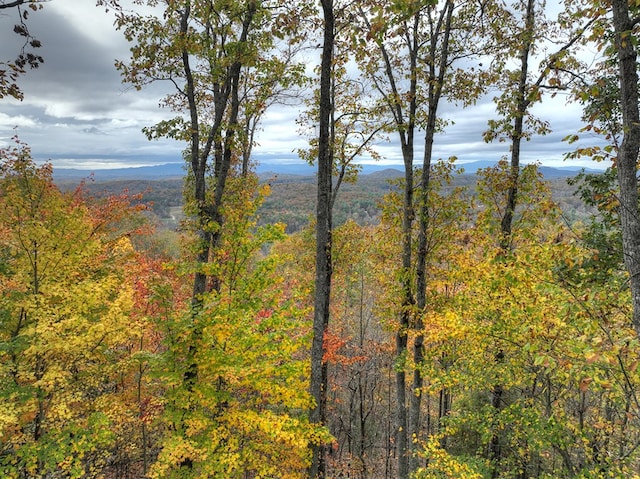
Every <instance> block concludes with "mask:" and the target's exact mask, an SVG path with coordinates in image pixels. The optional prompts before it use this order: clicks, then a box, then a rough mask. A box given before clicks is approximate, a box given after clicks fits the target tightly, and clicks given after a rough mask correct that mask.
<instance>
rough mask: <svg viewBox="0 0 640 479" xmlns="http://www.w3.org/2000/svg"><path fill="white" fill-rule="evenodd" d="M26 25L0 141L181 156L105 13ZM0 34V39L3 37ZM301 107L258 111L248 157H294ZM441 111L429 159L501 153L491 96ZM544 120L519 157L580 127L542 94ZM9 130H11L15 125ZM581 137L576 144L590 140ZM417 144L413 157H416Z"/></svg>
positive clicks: (125, 156)
mask: <svg viewBox="0 0 640 479" xmlns="http://www.w3.org/2000/svg"><path fill="white" fill-rule="evenodd" d="M13 23H14V19H12V18H11V17H10V16H3V17H0V31H2V32H3V41H2V42H0V59H8V58H11V57H13V56H15V54H16V52H17V51H18V50H19V48H20V44H19V39H18V38H17V35H15V34H13V33H12V28H13ZM29 28H30V30H31V31H32V33H33V34H34V35H36V37H37V38H38V39H40V40H41V41H42V43H43V47H42V49H41V50H42V51H41V52H40V53H41V54H42V55H43V56H44V58H45V63H44V64H43V65H42V66H41V67H40V68H39V69H38V70H34V71H29V72H28V73H27V74H26V75H25V76H24V77H22V78H21V80H20V85H21V87H22V88H23V89H24V92H25V100H24V101H23V102H17V101H13V100H7V99H4V100H2V102H0V144H2V143H5V142H7V141H8V139H9V138H10V137H11V136H13V135H14V134H15V133H16V132H17V133H18V134H19V136H20V137H21V139H22V140H23V141H26V142H27V143H29V144H30V145H31V147H32V151H33V154H34V156H35V157H36V159H38V160H46V159H49V158H51V159H52V161H53V164H54V166H65V167H69V166H72V165H78V166H82V167H85V166H86V165H87V164H91V165H94V166H92V167H100V166H102V167H106V166H122V165H123V164H130V165H132V166H137V165H143V164H159V163H166V162H181V161H182V156H181V150H182V149H183V147H184V145H183V144H180V143H178V142H174V141H171V140H160V141H153V142H149V141H147V139H146V137H145V136H144V135H143V134H142V133H141V129H142V128H143V127H144V126H149V125H152V124H154V123H156V122H157V121H159V120H161V119H164V118H168V117H170V116H172V113H171V112H169V111H166V110H163V109H161V108H159V107H158V105H159V101H160V99H161V98H162V97H163V96H164V94H165V93H167V92H168V91H170V90H169V88H170V85H168V84H157V85H153V86H151V87H149V88H145V89H143V90H142V91H135V90H132V89H127V87H126V86H125V85H123V84H122V83H121V79H120V76H119V73H118V72H117V71H116V69H115V67H114V61H115V60H116V59H125V60H126V58H127V57H128V54H129V50H128V48H129V47H128V44H127V42H126V41H125V40H124V39H123V37H122V35H121V33H119V32H116V31H115V29H114V27H113V18H112V17H111V16H110V15H108V14H106V13H105V12H104V10H103V9H100V8H97V7H95V6H94V4H93V2H64V1H56V2H50V3H47V4H45V8H44V9H43V10H42V11H40V12H35V13H34V14H32V15H31V16H30V19H29ZM5 40H6V41H5ZM300 108H302V107H301V106H300V107H296V106H291V105H289V106H277V107H275V108H274V109H272V110H271V111H270V112H269V113H268V114H267V116H266V118H265V120H264V122H263V125H262V129H261V131H260V132H259V135H258V137H257V141H258V146H257V147H256V148H255V149H254V152H255V157H256V159H257V160H260V159H261V158H262V159H264V160H265V161H273V162H275V161H277V160H279V159H280V160H287V161H291V160H292V159H294V158H295V150H296V149H297V148H304V147H305V146H306V138H303V137H301V136H300V135H299V133H298V125H297V124H296V123H295V120H296V118H297V116H298V114H299V110H300ZM441 111H442V113H443V116H445V117H447V118H449V119H451V120H452V121H453V122H454V124H453V125H451V126H449V127H447V128H446V129H445V131H444V132H442V133H441V134H439V135H437V137H436V143H435V150H434V153H435V156H436V158H448V157H449V156H452V155H455V156H457V157H458V158H459V160H460V161H461V162H466V161H473V160H497V159H500V158H501V157H503V156H504V155H507V154H508V153H509V147H508V145H507V144H505V143H499V142H494V143H489V144H487V143H484V141H483V140H482V131H483V130H484V129H485V128H486V125H487V120H488V119H490V118H493V117H495V109H494V107H493V104H492V102H491V98H490V97H487V98H485V99H483V100H482V101H480V102H478V104H477V105H476V106H474V107H471V108H467V109H464V110H463V109H460V108H458V107H456V106H454V105H443V108H442V109H441ZM535 111H536V114H538V116H540V117H541V118H543V119H545V120H548V121H549V122H550V124H551V127H552V129H553V130H554V132H553V133H552V134H550V135H547V136H544V137H536V138H534V139H533V140H532V141H530V142H526V143H525V144H524V145H523V159H524V160H525V161H543V162H545V163H546V164H553V165H563V164H566V163H563V161H562V158H563V155H564V153H565V152H567V151H570V150H571V149H572V145H567V144H565V143H562V141H561V139H562V138H563V137H564V136H566V135H568V134H570V133H573V132H575V131H576V130H577V129H578V128H579V127H580V126H581V122H580V110H579V108H577V107H576V106H575V105H574V106H567V105H565V101H564V99H562V98H559V97H558V98H556V99H554V100H553V101H551V100H550V99H547V100H546V101H545V102H544V103H543V104H542V105H539V106H537V107H536V109H535ZM16 127H17V129H16ZM595 140H596V139H594V138H585V142H588V141H595ZM379 149H380V151H381V153H382V154H383V155H384V156H385V158H386V161H385V162H386V163H387V164H388V163H391V164H396V165H398V166H399V165H401V164H402V163H401V155H400V148H399V145H398V142H397V140H396V138H395V137H394V135H390V143H388V144H382V145H380V146H379ZM421 154H422V152H421V149H420V148H418V151H417V154H416V158H418V159H420V158H421Z"/></svg>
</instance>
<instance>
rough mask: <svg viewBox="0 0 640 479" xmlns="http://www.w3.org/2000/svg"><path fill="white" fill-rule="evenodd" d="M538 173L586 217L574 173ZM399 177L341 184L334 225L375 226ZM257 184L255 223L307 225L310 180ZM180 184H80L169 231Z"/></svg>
mask: <svg viewBox="0 0 640 479" xmlns="http://www.w3.org/2000/svg"><path fill="white" fill-rule="evenodd" d="M544 173H545V177H547V178H548V179H547V181H548V182H549V184H550V185H551V189H552V194H553V197H554V198H555V199H556V201H558V202H559V204H560V206H561V208H562V209H563V211H564V213H565V216H566V217H567V219H568V220H569V221H575V220H579V219H583V218H586V217H587V216H588V215H589V214H590V211H589V210H588V209H587V208H586V207H585V206H584V205H583V204H582V203H581V201H580V200H579V199H578V198H576V197H575V196H574V191H575V187H573V186H570V185H568V184H567V178H569V177H570V176H573V175H574V174H575V172H574V171H567V170H560V169H554V168H545V170H544ZM401 176H402V173H401V172H400V171H399V170H396V169H381V170H378V171H373V172H371V173H368V174H361V175H360V177H359V179H358V181H357V183H355V184H349V183H344V184H342V185H341V187H340V191H339V194H338V200H337V201H336V204H335V211H334V223H335V224H336V225H340V224H342V223H344V222H345V221H346V220H347V219H352V220H354V221H356V222H357V223H359V224H371V223H376V222H377V221H378V220H379V215H380V206H379V205H380V201H381V200H382V198H383V196H384V195H385V194H386V193H389V192H390V191H392V189H393V188H394V187H393V185H392V184H391V181H392V180H394V179H397V178H399V177H401ZM107 177H109V176H107ZM260 180H261V181H262V182H263V183H268V184H269V185H270V187H271V195H270V196H268V197H267V198H266V199H265V202H264V204H263V205H262V207H261V208H260V210H259V215H260V223H262V224H266V223H276V222H283V223H285V224H286V225H287V232H289V233H291V232H295V231H298V230H300V229H301V228H303V227H305V226H306V225H307V224H308V223H309V221H310V219H311V218H312V216H313V214H314V211H315V202H316V183H315V176H312V175H294V174H288V173H284V174H282V173H272V172H265V173H261V174H260ZM475 181H476V177H475V175H473V174H464V175H461V176H459V177H457V178H456V185H465V186H467V187H470V188H472V187H473V185H474V184H475ZM58 184H59V185H60V186H61V187H62V188H67V189H68V188H72V187H74V186H75V185H76V184H77V180H73V179H65V180H58ZM182 185H183V180H182V179H181V178H175V177H171V178H157V179H137V178H135V179H131V178H129V179H115V180H105V181H99V180H98V181H90V182H87V185H86V186H87V189H88V191H89V192H90V194H91V195H94V196H98V197H100V196H104V195H106V194H109V193H120V192H122V191H127V192H129V193H131V194H137V193H143V194H144V199H145V201H146V202H149V203H151V205H152V210H153V213H154V214H155V216H156V217H157V218H158V220H159V223H160V224H161V225H163V226H164V227H166V228H169V229H175V228H176V227H177V226H178V223H179V220H180V218H181V217H182V211H181V207H182V201H183V198H182Z"/></svg>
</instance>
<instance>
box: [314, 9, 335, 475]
mask: <svg viewBox="0 0 640 479" xmlns="http://www.w3.org/2000/svg"><path fill="white" fill-rule="evenodd" d="M321 4H322V10H323V15H324V42H323V47H322V62H321V67H320V108H319V111H320V118H319V122H320V125H319V126H320V131H319V138H318V196H317V205H316V277H315V302H314V314H313V342H312V345H311V385H310V390H311V395H312V396H313V398H314V400H315V406H314V408H313V409H312V410H311V414H310V420H311V422H312V423H314V424H317V425H320V426H324V425H326V423H327V420H326V419H327V418H326V404H327V364H326V362H325V361H324V358H323V356H324V335H325V332H326V330H327V327H328V325H329V304H330V298H331V275H332V261H331V242H332V239H331V233H332V222H331V199H332V193H331V189H332V188H331V186H332V185H331V182H332V179H331V173H332V170H333V154H332V148H331V138H330V128H331V111H332V108H333V105H332V101H331V71H332V63H333V45H334V40H335V36H334V35H335V33H334V30H335V25H334V24H335V20H334V12H333V0H321ZM311 448H312V454H313V457H312V463H311V468H310V471H309V476H310V477H311V478H312V479H323V478H324V477H325V476H326V459H325V449H326V448H325V445H324V444H323V443H314V444H312V445H311Z"/></svg>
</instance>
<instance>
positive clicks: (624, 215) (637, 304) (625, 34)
mask: <svg viewBox="0 0 640 479" xmlns="http://www.w3.org/2000/svg"><path fill="white" fill-rule="evenodd" d="M610 5H611V11H612V23H613V30H614V33H615V38H614V45H613V46H614V48H615V51H616V52H617V61H618V79H619V82H620V109H621V113H622V132H623V133H622V135H623V136H622V143H621V144H620V149H619V151H618V158H617V171H618V183H619V185H620V223H621V228H622V246H623V251H624V260H625V264H626V266H627V271H628V272H629V286H630V289H631V300H632V304H633V316H632V323H633V327H634V328H635V330H636V332H637V333H638V334H640V208H639V205H638V178H637V173H638V152H639V151H640V113H639V108H638V70H637V57H638V53H637V49H636V48H637V47H636V45H635V31H636V30H637V27H638V23H639V22H640V20H639V19H638V17H637V7H632V6H630V4H629V2H625V1H622V0H611V3H610Z"/></svg>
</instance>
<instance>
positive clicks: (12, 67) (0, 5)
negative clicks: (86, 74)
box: [0, 0, 44, 100]
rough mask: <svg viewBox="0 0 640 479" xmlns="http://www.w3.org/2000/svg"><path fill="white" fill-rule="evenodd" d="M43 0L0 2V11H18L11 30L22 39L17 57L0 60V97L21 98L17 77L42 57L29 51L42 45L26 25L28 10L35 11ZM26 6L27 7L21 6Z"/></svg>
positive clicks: (39, 61) (39, 62) (33, 66)
mask: <svg viewBox="0 0 640 479" xmlns="http://www.w3.org/2000/svg"><path fill="white" fill-rule="evenodd" d="M43 1H44V0H13V1H9V2H7V1H2V2H0V11H1V10H6V9H10V8H15V9H16V10H17V12H18V18H19V20H18V22H19V23H17V24H16V25H14V27H13V32H14V33H16V34H17V35H19V36H20V37H22V38H23V39H24V43H23V44H22V48H21V49H20V53H19V54H18V57H17V58H16V59H15V60H13V61H10V62H4V61H0V99H2V98H4V97H7V96H9V97H13V98H15V99H16V100H22V98H23V93H22V90H20V87H19V86H18V84H17V83H16V82H17V80H18V77H19V76H20V75H23V74H24V73H26V67H29V68H32V69H33V68H38V67H39V66H40V65H41V64H42V63H44V59H43V58H42V57H41V56H40V55H37V54H36V53H33V52H32V51H29V50H28V48H32V49H34V50H35V49H38V48H40V47H41V46H42V45H41V43H40V41H39V40H38V39H37V38H35V37H34V36H33V35H31V33H30V32H29V28H28V25H27V19H28V18H29V11H37V10H39V9H41V8H42V3H43ZM23 6H27V7H28V9H24V8H22V7H23Z"/></svg>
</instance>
